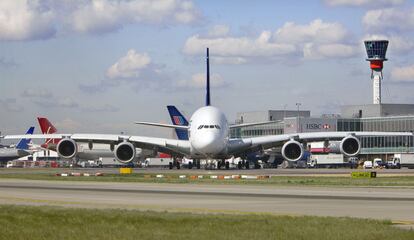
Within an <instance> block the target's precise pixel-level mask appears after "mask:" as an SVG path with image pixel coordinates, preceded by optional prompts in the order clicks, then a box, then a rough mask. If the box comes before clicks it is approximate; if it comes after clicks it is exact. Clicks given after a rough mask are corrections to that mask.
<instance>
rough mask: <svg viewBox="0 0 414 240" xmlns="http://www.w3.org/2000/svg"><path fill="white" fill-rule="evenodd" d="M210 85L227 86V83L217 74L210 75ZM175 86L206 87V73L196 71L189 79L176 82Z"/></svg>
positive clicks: (214, 86) (216, 86) (215, 86)
mask: <svg viewBox="0 0 414 240" xmlns="http://www.w3.org/2000/svg"><path fill="white" fill-rule="evenodd" d="M210 84H211V85H210V86H211V87H213V88H218V87H224V86H228V83H227V82H226V81H224V79H223V78H222V77H221V75H219V74H215V73H214V74H212V75H210ZM177 86H178V87H180V88H199V89H202V88H205V87H206V74H205V73H197V74H194V75H193V76H191V79H188V80H181V81H178V82H177Z"/></svg>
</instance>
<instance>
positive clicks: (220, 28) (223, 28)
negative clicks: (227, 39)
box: [208, 25, 230, 37]
mask: <svg viewBox="0 0 414 240" xmlns="http://www.w3.org/2000/svg"><path fill="white" fill-rule="evenodd" d="M229 32H230V27H229V26H227V25H215V26H213V27H212V28H211V29H210V30H209V31H208V36H209V37H224V36H226V35H227V34H228V33H229Z"/></svg>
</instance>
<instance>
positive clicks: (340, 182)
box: [0, 172, 414, 187]
mask: <svg viewBox="0 0 414 240" xmlns="http://www.w3.org/2000/svg"><path fill="white" fill-rule="evenodd" d="M145 175H147V174H143V173H133V174H126V175H120V174H105V175H104V176H101V177H95V176H93V177H58V176H55V175H54V174H52V173H42V172H40V173H27V172H22V173H5V172H3V173H2V174H0V179H1V178H15V179H28V180H59V181H99V182H143V183H192V184H198V183H203V184H259V185H277V186H301V185H303V186H344V187H346V186H361V187H364V186H399V187H414V176H392V177H381V176H379V177H377V178H368V179H352V178H351V177H350V176H349V177H337V176H317V177H315V176H273V177H272V178H270V179H260V180H243V179H226V180H218V179H208V178H204V179H195V180H192V179H189V178H188V177H189V175H187V178H186V179H179V178H178V174H163V175H164V176H165V178H161V179H159V178H155V174H151V178H146V177H145ZM379 175H380V174H379ZM205 176H207V175H205Z"/></svg>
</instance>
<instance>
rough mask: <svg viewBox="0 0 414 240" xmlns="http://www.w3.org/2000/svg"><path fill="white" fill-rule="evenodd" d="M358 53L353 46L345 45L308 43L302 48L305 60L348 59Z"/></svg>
mask: <svg viewBox="0 0 414 240" xmlns="http://www.w3.org/2000/svg"><path fill="white" fill-rule="evenodd" d="M358 53H359V51H358V50H357V48H356V47H355V46H351V45H345V44H324V45H315V44H313V43H308V44H306V45H305V47H304V48H303V57H304V58H305V59H324V58H349V57H353V56H356V55H357V54H358Z"/></svg>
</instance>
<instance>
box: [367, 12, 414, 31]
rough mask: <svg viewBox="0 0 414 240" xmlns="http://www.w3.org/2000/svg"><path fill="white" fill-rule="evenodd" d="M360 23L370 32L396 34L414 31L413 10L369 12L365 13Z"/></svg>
mask: <svg viewBox="0 0 414 240" xmlns="http://www.w3.org/2000/svg"><path fill="white" fill-rule="evenodd" d="M362 23H363V25H364V27H365V28H366V29H368V30H370V31H381V32H384V31H390V32H398V31H407V30H414V8H411V9H402V8H386V9H376V10H371V11H368V12H366V13H365V15H364V17H363V18H362Z"/></svg>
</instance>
